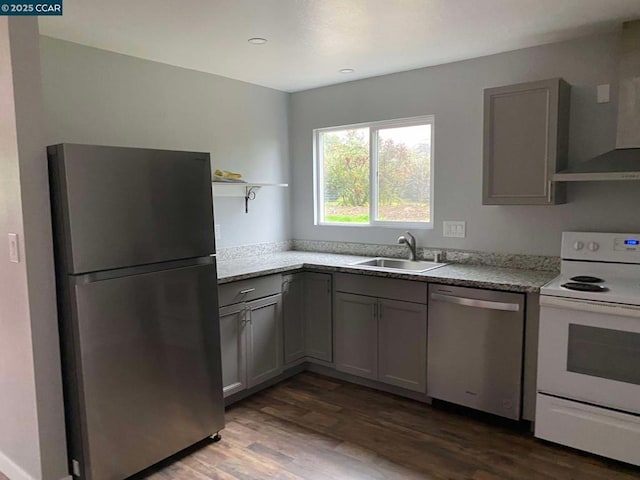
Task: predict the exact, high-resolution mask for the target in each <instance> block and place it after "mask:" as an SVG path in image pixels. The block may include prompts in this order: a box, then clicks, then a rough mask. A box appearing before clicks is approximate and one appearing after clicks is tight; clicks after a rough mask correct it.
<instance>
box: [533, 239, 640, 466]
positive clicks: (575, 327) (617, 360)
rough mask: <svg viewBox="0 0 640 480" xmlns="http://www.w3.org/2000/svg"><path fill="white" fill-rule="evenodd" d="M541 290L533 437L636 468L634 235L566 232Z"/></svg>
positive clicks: (638, 389) (638, 331)
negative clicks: (555, 266) (556, 271)
mask: <svg viewBox="0 0 640 480" xmlns="http://www.w3.org/2000/svg"><path fill="white" fill-rule="evenodd" d="M561 257H562V263H561V270H560V275H559V276H558V277H557V278H556V279H554V280H552V281H551V282H549V283H548V284H547V285H545V286H544V287H542V289H541V291H540V334H539V347H538V385H537V398H536V423H535V435H536V437H539V438H543V439H545V440H550V441H552V442H556V443H560V444H563V445H567V446H570V447H574V448H578V449H581V450H585V451H589V452H592V453H596V454H598V455H603V456H606V457H609V458H613V459H616V460H620V461H624V462H628V463H631V464H634V465H640V234H615V233H585V232H565V233H563V235H562V253H561Z"/></svg>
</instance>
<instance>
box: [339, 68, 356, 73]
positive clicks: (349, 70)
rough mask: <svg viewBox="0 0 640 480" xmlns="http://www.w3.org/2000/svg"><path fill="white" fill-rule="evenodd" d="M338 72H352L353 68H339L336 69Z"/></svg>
mask: <svg viewBox="0 0 640 480" xmlns="http://www.w3.org/2000/svg"><path fill="white" fill-rule="evenodd" d="M338 71H339V72H340V73H353V72H355V70H354V69H353V68H341V69H340V70H338Z"/></svg>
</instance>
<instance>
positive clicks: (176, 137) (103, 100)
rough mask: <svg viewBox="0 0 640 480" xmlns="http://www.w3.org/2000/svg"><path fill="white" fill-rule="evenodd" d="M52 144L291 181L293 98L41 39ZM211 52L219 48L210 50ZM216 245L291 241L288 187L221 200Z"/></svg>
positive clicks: (258, 178)
mask: <svg viewBox="0 0 640 480" xmlns="http://www.w3.org/2000/svg"><path fill="white" fill-rule="evenodd" d="M40 45H41V56H42V77H43V92H44V103H45V112H46V118H47V127H48V131H47V143H49V144H53V143H60V142H75V143H87V144H99V145H122V146H136V147H148V148H165V149H177V150H195V151H205V152H211V159H212V166H213V168H214V169H215V168H220V169H224V170H232V171H239V172H242V173H243V174H244V176H245V178H246V179H248V180H250V181H256V182H274V183H287V182H288V181H289V170H290V168H289V159H288V152H289V150H288V138H287V135H288V123H287V113H288V112H287V110H288V95H287V94H285V93H283V92H279V91H277V90H272V89H268V88H264V87H259V86H256V85H251V84H248V83H244V82H240V81H237V80H231V79H228V78H224V77H220V76H216V75H210V74H206V73H200V72H196V71H193V70H187V69H184V68H178V67H172V66H169V65H164V64H161V63H156V62H151V61H146V60H141V59H137V58H134V57H129V56H126V55H120V54H116V53H112V52H107V51H104V50H98V49H95V48H90V47H85V46H81V45H78V44H74V43H69V42H65V41H61V40H55V39H52V38H48V37H41V42H40ZM212 48H215V46H212ZM214 203H215V214H216V223H218V224H220V225H221V234H222V238H221V240H220V241H219V242H218V247H225V246H232V245H244V244H252V243H262V242H271V241H278V240H286V239H289V238H290V227H289V192H288V189H280V188H278V189H276V188H270V189H267V188H263V189H262V190H261V191H260V192H259V193H258V198H257V199H256V200H255V201H253V202H252V204H251V206H250V212H249V214H245V213H244V199H241V198H220V197H216V199H215V201H214Z"/></svg>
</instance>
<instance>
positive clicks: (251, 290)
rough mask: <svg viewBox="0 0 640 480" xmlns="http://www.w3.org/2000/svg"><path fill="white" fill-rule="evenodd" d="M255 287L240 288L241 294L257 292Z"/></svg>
mask: <svg viewBox="0 0 640 480" xmlns="http://www.w3.org/2000/svg"><path fill="white" fill-rule="evenodd" d="M255 291H256V289H255V288H245V289H244V290H240V295H246V294H247V293H251V292H255Z"/></svg>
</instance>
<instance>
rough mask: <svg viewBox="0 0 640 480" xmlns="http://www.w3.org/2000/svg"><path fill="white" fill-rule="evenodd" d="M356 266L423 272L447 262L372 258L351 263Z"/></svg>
mask: <svg viewBox="0 0 640 480" xmlns="http://www.w3.org/2000/svg"><path fill="white" fill-rule="evenodd" d="M350 265H351V266H354V267H368V268H375V269H377V270H396V271H403V272H414V273H421V272H426V271H427V270H432V269H434V268H438V267H442V266H443V265H446V264H445V263H438V262H425V261H412V260H402V259H400V258H370V259H368V260H360V261H358V262H354V263H351V264H350Z"/></svg>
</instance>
